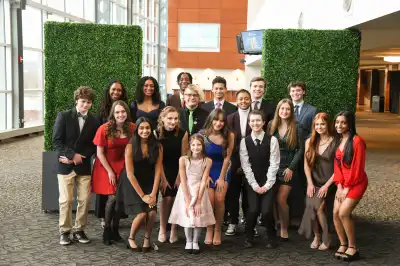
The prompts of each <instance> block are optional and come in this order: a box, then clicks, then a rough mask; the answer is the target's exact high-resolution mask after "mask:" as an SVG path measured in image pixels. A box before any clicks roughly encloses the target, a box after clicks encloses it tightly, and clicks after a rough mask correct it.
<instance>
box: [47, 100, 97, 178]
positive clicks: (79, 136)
mask: <svg viewBox="0 0 400 266" xmlns="http://www.w3.org/2000/svg"><path fill="white" fill-rule="evenodd" d="M99 126H100V122H99V121H98V119H96V118H95V117H94V116H93V115H92V114H90V113H88V117H87V118H86V120H85V124H84V126H83V128H82V132H80V130H79V122H78V114H77V111H76V108H75V107H74V108H72V109H71V110H68V111H65V112H60V113H58V115H57V118H56V121H55V123H54V130H53V149H54V150H55V151H57V157H59V156H65V157H67V158H68V159H70V160H72V158H73V157H74V155H75V153H79V154H81V155H84V156H86V158H84V159H83V163H82V164H79V165H74V164H62V163H58V173H59V174H61V175H67V174H69V173H71V172H72V170H75V172H76V174H78V175H90V173H91V169H90V157H91V156H92V155H93V154H95V153H96V145H94V144H93V139H94V137H95V135H96V131H97V129H98V127H99Z"/></svg>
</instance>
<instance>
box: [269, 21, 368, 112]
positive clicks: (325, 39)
mask: <svg viewBox="0 0 400 266" xmlns="http://www.w3.org/2000/svg"><path fill="white" fill-rule="evenodd" d="M360 40H361V38H360V33H359V32H358V31H352V30H292V29H290V30H276V29H273V30H265V32H264V36H263V56H262V70H261V72H262V76H263V77H264V78H265V79H266V80H267V90H266V94H265V98H267V99H270V100H273V101H276V102H278V101H279V100H281V99H282V98H286V97H289V93H288V90H287V86H288V84H289V83H290V82H291V81H303V82H305V84H306V97H305V101H306V102H307V103H310V104H312V105H314V106H316V107H317V108H318V111H319V112H327V113H328V114H329V115H330V117H333V116H334V115H335V114H336V113H338V112H339V111H341V110H345V109H346V110H352V111H355V108H356V97H357V75H358V63H359V57H360V56H359V55H360Z"/></svg>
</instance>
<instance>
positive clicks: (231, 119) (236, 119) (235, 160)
mask: <svg viewBox="0 0 400 266" xmlns="http://www.w3.org/2000/svg"><path fill="white" fill-rule="evenodd" d="M227 123H228V127H229V129H230V130H231V131H232V132H233V133H234V134H235V146H234V148H233V151H232V156H231V162H232V168H239V167H240V156H239V150H240V142H241V140H242V131H241V129H240V116H239V111H236V112H234V113H233V114H230V115H228V117H227ZM250 134H251V128H250V126H249V123H248V122H247V121H246V136H245V137H247V136H248V135H250Z"/></svg>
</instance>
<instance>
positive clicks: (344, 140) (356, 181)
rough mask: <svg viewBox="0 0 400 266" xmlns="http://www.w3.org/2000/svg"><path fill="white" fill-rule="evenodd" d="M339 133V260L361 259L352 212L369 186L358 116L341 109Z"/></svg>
mask: <svg viewBox="0 0 400 266" xmlns="http://www.w3.org/2000/svg"><path fill="white" fill-rule="evenodd" d="M335 128H336V132H337V134H338V135H339V137H340V141H339V147H338V148H337V150H336V154H335V159H334V178H333V180H334V182H335V183H336V185H337V192H336V197H335V203H334V208H333V219H334V224H335V229H336V232H337V234H338V237H339V240H340V247H339V249H338V250H337V251H336V253H335V257H336V258H337V259H343V260H345V261H352V260H358V259H359V258H360V253H359V251H358V250H357V248H356V242H355V233H354V221H353V219H352V216H351V213H352V212H353V210H354V209H355V207H356V206H357V204H358V202H359V201H360V199H361V198H362V196H363V194H364V192H365V190H366V189H367V186H368V177H367V174H366V173H365V150H366V146H365V142H364V140H363V139H362V138H361V137H360V136H358V135H357V132H356V123H355V115H354V113H352V112H350V111H342V112H340V113H339V114H337V115H336V118H335Z"/></svg>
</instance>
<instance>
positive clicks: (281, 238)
mask: <svg viewBox="0 0 400 266" xmlns="http://www.w3.org/2000/svg"><path fill="white" fill-rule="evenodd" d="M279 239H280V240H281V242H288V241H289V237H281V236H280V237H279Z"/></svg>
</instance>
